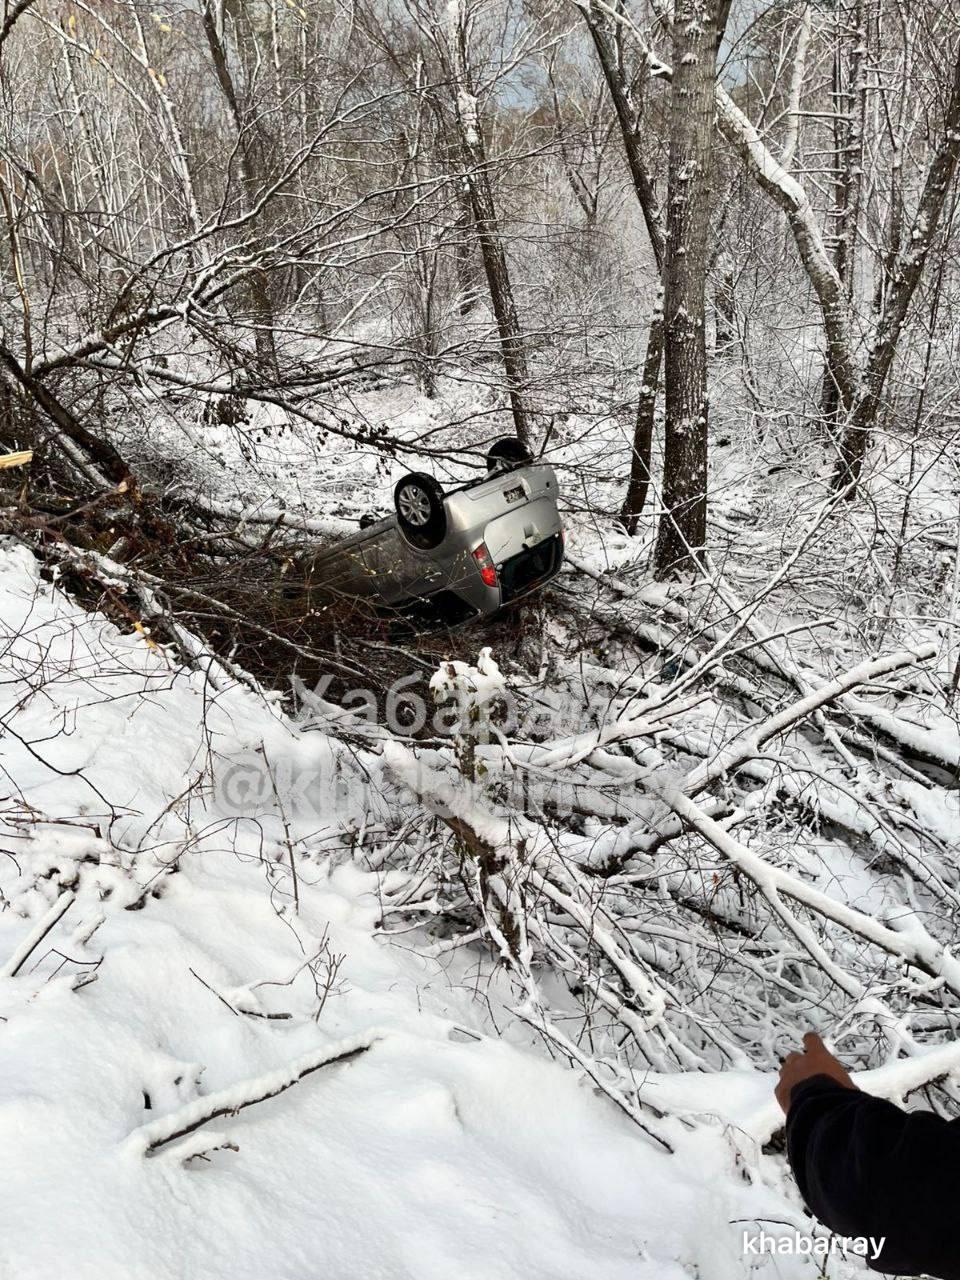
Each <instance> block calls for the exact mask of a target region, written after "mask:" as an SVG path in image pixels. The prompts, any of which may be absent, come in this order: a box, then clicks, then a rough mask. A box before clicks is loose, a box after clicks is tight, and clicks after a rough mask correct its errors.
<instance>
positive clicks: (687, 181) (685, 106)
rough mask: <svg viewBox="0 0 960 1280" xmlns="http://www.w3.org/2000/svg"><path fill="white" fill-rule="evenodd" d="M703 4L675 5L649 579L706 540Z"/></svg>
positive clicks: (708, 115) (690, 556) (708, 96)
mask: <svg viewBox="0 0 960 1280" xmlns="http://www.w3.org/2000/svg"><path fill="white" fill-rule="evenodd" d="M716 62H717V44H716V27H715V12H714V7H713V0H676V4H675V9H674V16H673V87H672V93H671V103H670V160H669V168H668V180H667V209H668V217H667V226H668V234H667V252H666V258H665V261H664V374H665V379H664V381H665V395H666V438H665V449H664V475H663V506H664V511H663V515H662V516H661V518H660V528H659V532H658V536H657V547H656V553H655V557H654V573H655V575H656V577H658V578H660V579H662V578H667V577H677V576H678V575H680V574H682V573H684V572H686V571H687V570H689V569H690V568H691V567H693V566H694V564H695V563H696V562H697V561H698V560H699V557H700V555H701V553H702V550H703V548H704V546H705V544H706V537H707V412H708V405H707V349H706V340H705V324H704V321H705V318H706V306H705V293H706V277H707V270H708V252H707V231H708V227H709V221H710V198H709V195H710V170H711V159H712V153H713V121H714V112H715V101H716Z"/></svg>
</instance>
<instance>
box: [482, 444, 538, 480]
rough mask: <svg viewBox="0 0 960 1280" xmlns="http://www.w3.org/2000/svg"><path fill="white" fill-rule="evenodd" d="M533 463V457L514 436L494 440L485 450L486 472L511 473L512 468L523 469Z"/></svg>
mask: <svg viewBox="0 0 960 1280" xmlns="http://www.w3.org/2000/svg"><path fill="white" fill-rule="evenodd" d="M532 461H533V455H532V454H531V452H530V450H529V449H528V448H527V446H526V445H525V444H524V443H523V441H522V440H518V439H517V437H516V436H503V437H501V439H499V440H494V442H493V444H492V445H491V446H490V448H489V449H488V450H487V470H488V471H491V472H492V471H512V470H513V468H514V467H525V466H528V465H529V464H530V463H531V462H532Z"/></svg>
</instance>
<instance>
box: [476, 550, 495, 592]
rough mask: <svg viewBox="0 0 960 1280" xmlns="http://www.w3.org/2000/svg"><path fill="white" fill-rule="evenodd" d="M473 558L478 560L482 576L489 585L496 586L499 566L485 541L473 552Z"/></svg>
mask: <svg viewBox="0 0 960 1280" xmlns="http://www.w3.org/2000/svg"><path fill="white" fill-rule="evenodd" d="M473 558H474V560H476V562H477V568H478V569H479V570H480V577H481V578H482V579H483V580H484V582H485V583H486V584H487V586H488V587H495V586H496V585H497V566H496V565H495V564H494V563H493V561H492V560H491V559H490V552H489V551H488V550H487V544H486V543H485V542H481V543H480V545H479V547H477V549H476V551H474V553H473Z"/></svg>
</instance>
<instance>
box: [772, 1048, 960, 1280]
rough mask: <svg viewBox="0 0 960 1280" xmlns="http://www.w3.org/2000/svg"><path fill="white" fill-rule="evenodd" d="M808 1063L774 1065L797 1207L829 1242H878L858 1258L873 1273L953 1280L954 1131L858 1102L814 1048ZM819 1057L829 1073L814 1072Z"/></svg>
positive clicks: (959, 1141)
mask: <svg viewBox="0 0 960 1280" xmlns="http://www.w3.org/2000/svg"><path fill="white" fill-rule="evenodd" d="M806 1044H807V1038H806V1037H805V1045H806ZM808 1053H809V1054H810V1057H809V1059H807V1054H804V1055H792V1061H791V1062H789V1063H787V1064H785V1065H784V1073H785V1074H787V1076H788V1079H787V1082H786V1084H787V1087H786V1088H785V1089H784V1088H781V1087H779V1086H778V1093H777V1097H778V1100H779V1101H780V1103H781V1106H784V1105H785V1104H786V1107H788V1108H789V1109H788V1111H787V1156H788V1159H789V1161H790V1167H791V1169H792V1170H793V1174H794V1177H795V1178H796V1180H797V1185H798V1187H799V1188H800V1193H801V1195H802V1196H803V1199H804V1202H805V1203H806V1205H807V1207H808V1208H809V1209H810V1210H811V1212H812V1213H813V1214H814V1215H815V1216H816V1217H817V1218H819V1220H820V1221H821V1222H822V1223H823V1224H824V1225H825V1226H827V1227H829V1228H830V1230H831V1231H834V1232H836V1233H837V1234H838V1235H844V1236H867V1237H871V1236H872V1237H873V1239H874V1241H875V1242H876V1243H877V1245H878V1246H879V1242H880V1239H881V1238H883V1239H884V1244H883V1247H882V1249H881V1250H880V1253H879V1257H876V1258H874V1259H870V1258H868V1262H869V1264H870V1265H871V1266H872V1267H874V1269H876V1270H878V1271H886V1272H894V1273H897V1274H900V1275H919V1274H921V1273H923V1274H927V1275H930V1276H936V1277H940V1278H941V1280H960V1234H958V1232H957V1230H956V1227H955V1225H954V1224H955V1221H956V1217H957V1209H958V1206H960V1130H958V1129H957V1128H956V1127H955V1126H954V1125H953V1124H952V1123H950V1122H949V1121H946V1120H943V1119H941V1118H940V1117H939V1116H935V1115H933V1114H932V1113H931V1112H909V1113H908V1112H905V1111H902V1110H901V1109H900V1108H899V1107H896V1106H894V1105H893V1103H891V1102H887V1101H885V1100H884V1099H883V1098H875V1097H873V1096H871V1095H870V1094H868V1093H863V1092H861V1091H860V1090H859V1089H857V1088H856V1087H855V1086H854V1085H853V1083H852V1081H850V1077H849V1076H848V1075H847V1074H846V1072H845V1071H844V1069H843V1067H842V1066H841V1065H840V1063H838V1062H837V1060H836V1059H835V1058H833V1057H832V1055H831V1054H828V1053H827V1051H826V1049H825V1048H824V1047H823V1045H822V1044H821V1043H820V1041H819V1039H816V1043H815V1044H814V1043H813V1042H812V1041H811V1043H810V1045H809V1046H808ZM823 1055H826V1057H827V1058H829V1059H830V1062H831V1063H833V1064H835V1069H833V1068H831V1069H830V1070H829V1072H826V1071H822V1070H817V1068H818V1067H823V1066H824V1065H825V1064H824V1062H823ZM826 1065H828V1066H829V1064H826ZM788 1066H789V1067H790V1070H788ZM811 1072H813V1073H811ZM845 1081H849V1083H845Z"/></svg>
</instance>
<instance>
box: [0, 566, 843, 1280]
mask: <svg viewBox="0 0 960 1280" xmlns="http://www.w3.org/2000/svg"><path fill="white" fill-rule="evenodd" d="M0 628H2V633H0V645H2V654H3V658H2V667H3V676H2V680H3V683H2V712H0V715H2V720H3V724H4V728H5V733H4V737H3V741H2V761H0V763H2V768H3V777H4V781H5V786H4V791H3V795H4V799H3V805H2V821H3V838H2V844H0V849H2V853H3V855H4V856H3V857H2V858H0V892H2V900H0V905H2V911H0V966H5V967H4V968H3V969H2V972H3V975H4V976H2V977H0V1017H2V1019H3V1021H2V1022H0V1048H2V1063H3V1066H2V1071H0V1150H2V1151H3V1153H4V1159H3V1161H2V1162H0V1206H2V1210H0V1212H2V1226H0V1277H2V1280H63V1277H66V1276H70V1277H72V1278H74V1280H87V1277H90V1278H91V1280H92V1278H93V1277H97V1278H98V1280H174V1278H179V1277H183V1278H185V1280H186V1278H189V1280H220V1278H221V1277H222V1278H223V1280H227V1278H228V1277H229V1280H247V1278H249V1280H254V1278H257V1280H259V1278H260V1277H262V1276H266V1275H270V1276H275V1277H281V1278H283V1280H320V1277H323V1278H324V1280H353V1278H357V1280H367V1278H370V1280H373V1278H377V1277H383V1278H384V1280H387V1278H389V1280H402V1278H404V1277H410V1278H411V1280H413V1278H415V1280H434V1278H436V1280H441V1278H442V1280H448V1278H449V1277H451V1276H458V1277H469V1278H470V1280H498V1278H501V1277H502V1278H504V1280H507V1278H511V1280H512V1278H514V1277H516V1278H517V1280H519V1278H520V1277H523V1278H524V1280H576V1278H580V1277H591V1278H593V1277H595V1278H597V1280H627V1278H628V1277H629V1278H630V1280H647V1278H649V1280H653V1278H654V1277H656V1278H657V1280H673V1278H675V1277H676V1278H677V1280H679V1278H680V1277H683V1276H689V1277H702V1278H703V1280H727V1278H728V1277H737V1276H744V1275H748V1274H753V1273H754V1270H755V1269H756V1270H757V1274H760V1275H770V1276H773V1275H777V1276H788V1277H789V1276H811V1277H812V1276H814V1275H817V1274H822V1273H821V1272H820V1271H819V1270H818V1267H819V1265H820V1264H819V1262H817V1261H814V1260H811V1259H805V1260H801V1259H789V1258H776V1259H773V1258H769V1257H765V1258H756V1257H747V1258H745V1257H744V1256H743V1254H742V1249H741V1233H742V1230H743V1224H742V1222H741V1220H743V1219H748V1220H749V1222H748V1225H751V1226H753V1227H756V1226H757V1225H758V1220H759V1219H763V1220H771V1221H776V1222H778V1223H784V1222H787V1223H791V1224H795V1225H796V1226H797V1227H798V1228H800V1229H804V1228H805V1226H806V1225H807V1224H806V1219H805V1218H804V1216H803V1213H802V1210H801V1209H800V1206H799V1204H798V1202H797V1201H796V1199H795V1198H794V1197H793V1193H792V1192H790V1191H789V1184H788V1181H787V1179H786V1178H785V1177H784V1176H783V1166H782V1163H781V1162H780V1161H779V1160H771V1159H769V1158H766V1157H761V1156H760V1154H759V1151H758V1150H757V1148H756V1146H755V1144H754V1143H753V1141H752V1140H751V1139H750V1137H749V1134H748V1133H747V1132H746V1131H745V1130H744V1129H742V1128H739V1127H737V1126H738V1124H739V1122H740V1120H741V1119H743V1118H744V1117H746V1116H748V1115H750V1114H757V1113H759V1114H761V1115H762V1114H764V1113H765V1114H766V1115H767V1118H768V1119H769V1105H770V1104H769V1097H770V1094H769V1089H770V1085H771V1080H770V1078H769V1077H766V1078H765V1077H762V1076H759V1075H756V1074H753V1073H749V1072H738V1073H735V1075H734V1076H731V1077H730V1078H729V1079H723V1078H720V1077H717V1078H714V1079H713V1081H712V1085H713V1087H710V1084H711V1078H710V1077H705V1076H698V1077H693V1078H691V1080H690V1082H689V1083H690V1085H691V1086H696V1085H698V1084H699V1086H700V1087H699V1088H693V1089H692V1091H689V1090H688V1093H687V1094H685V1093H684V1083H683V1079H682V1078H679V1077H678V1078H677V1080H676V1081H674V1082H672V1092H669V1089H667V1086H668V1085H669V1084H670V1082H667V1081H664V1082H663V1084H664V1086H665V1100H666V1101H668V1102H669V1104H670V1109H671V1110H673V1111H675V1112H683V1111H689V1112H690V1113H691V1114H693V1113H695V1114H696V1116H697V1117H698V1122H697V1123H696V1124H695V1125H691V1126H690V1127H684V1126H682V1125H681V1122H680V1121H678V1120H673V1121H670V1122H669V1123H670V1124H671V1125H672V1126H673V1130H672V1131H673V1135H674V1141H675V1145H676V1147H677V1152H676V1154H675V1155H673V1156H668V1155H666V1154H663V1153H661V1152H660V1151H658V1150H656V1149H654V1147H653V1146H652V1145H651V1144H650V1143H649V1142H648V1140H647V1139H646V1138H645V1137H644V1135H643V1134H642V1133H641V1132H639V1131H638V1130H637V1129H636V1128H635V1127H633V1126H632V1125H631V1124H630V1123H629V1121H628V1120H626V1119H625V1118H624V1117H623V1116H622V1115H621V1114H620V1113H619V1112H618V1111H617V1110H616V1109H615V1108H614V1107H613V1106H612V1104H610V1103H609V1102H608V1101H607V1100H606V1099H604V1098H602V1097H600V1096H597V1095H596V1094H595V1092H594V1091H593V1090H592V1089H591V1088H590V1087H589V1086H588V1085H585V1084H584V1083H583V1082H581V1081H579V1080H578V1079H577V1077H576V1075H575V1074H574V1073H572V1072H571V1071H570V1069H569V1068H568V1067H567V1066H566V1065H563V1064H561V1063H559V1062H551V1061H549V1060H548V1059H547V1058H546V1057H545V1056H544V1054H543V1052H542V1051H540V1050H538V1049H537V1048H536V1047H535V1046H533V1045H532V1044H529V1043H528V1044H523V1043H507V1042H505V1041H503V1040H498V1039H496V1038H495V1036H494V1035H493V1034H492V1033H493V1026H492V1023H491V1020H490V1017H489V1016H488V1011H489V1010H490V1009H493V1008H495V1007H497V1004H498V1002H502V1001H504V1000H507V999H509V993H508V992H507V991H506V989H505V988H504V989H500V984H501V979H500V978H499V977H498V976H497V975H496V974H495V973H492V972H485V973H483V974H477V973H473V974H472V980H473V985H472V986H471V985H470V982H469V981H468V978H469V977H470V976H471V975H467V974H465V973H463V972H460V971H458V970H456V969H455V968H454V967H453V966H449V967H445V966H444V964H443V963H442V961H441V960H436V961H434V960H427V959H424V958H422V957H421V956H417V955H414V954H413V952H412V951H411V950H409V949H408V948H406V947H405V946H404V945H403V943H404V938H403V937H402V936H400V937H397V938H388V937H385V936H384V935H383V934H382V933H379V932H378V921H379V919H380V914H381V912H380V905H379V902H380V895H381V893H382V892H383V891H384V886H385V885H386V886H389V877H390V872H389V871H388V870H387V871H385V872H383V873H381V874H378V873H377V872H376V871H374V870H372V869H371V868H373V867H376V866H379V864H380V862H382V861H383V857H384V850H385V849H386V848H387V847H388V846H389V840H390V835H391V832H390V829H389V828H390V824H391V821H392V820H393V819H392V818H391V813H392V808H391V802H390V796H389V794H388V788H387V784H386V783H385V781H384V779H383V777H382V776H381V775H380V772H379V761H378V758H377V757H376V756H374V755H372V754H371V755H368V756H367V757H365V759H364V761H363V763H364V768H365V769H366V771H367V773H368V775H369V787H368V789H367V790H364V789H363V788H360V787H357V786H353V787H352V788H351V787H346V788H344V787H340V788H339V789H336V788H335V789H331V790H330V791H328V792H327V793H322V792H321V793H311V794H314V795H317V794H319V795H320V799H319V800H318V801H317V802H316V804H315V806H314V807H313V809H311V808H310V807H309V806H305V805H303V804H299V805H294V804H292V803H291V804H284V803H283V794H282V793H283V787H284V785H285V784H284V783H283V782H282V781H277V780H282V779H283V778H290V777H292V776H293V772H292V771H293V770H295V769H296V768H297V767H300V766H304V767H305V766H308V765H309V766H311V767H312V766H317V765H319V766H321V772H323V767H325V766H326V767H328V766H329V765H330V763H331V761H332V760H333V759H334V758H336V756H337V755H338V753H342V752H343V748H342V747H341V746H340V745H338V744H336V743H333V742H332V741H330V740H329V739H327V738H325V737H323V736H322V735H320V734H317V733H305V732H301V731H300V730H298V729H297V728H296V727H295V726H293V725H292V724H290V723H288V722H286V721H285V720H284V718H283V717H282V715H281V714H280V713H279V712H277V711H276V710H275V709H274V707H273V706H272V705H271V703H270V701H269V700H268V699H260V698H258V697H257V696H256V695H254V694H253V693H251V692H250V691H249V690H247V689H244V688H241V687H238V686H236V685H229V684H228V683H227V682H225V681H224V680H223V679H221V678H220V677H218V676H217V674H216V672H210V673H208V675H207V676H204V675H203V674H202V673H199V672H192V673H187V672H184V671H182V670H179V669H177V668H176V667H175V666H173V665H172V664H171V661H170V660H169V659H168V658H167V656H166V655H165V653H163V652H162V651H159V650H155V649H152V648H151V647H150V646H149V645H148V643H147V642H146V641H145V640H144V638H143V637H142V636H141V635H139V634H138V633H136V632H132V633H131V634H128V635H121V634H120V633H119V632H118V631H117V630H116V629H115V628H114V627H113V626H112V625H111V624H110V623H108V622H106V621H105V620H104V619H102V618H97V617H92V616H89V615H86V614H84V613H82V612H81V611H80V610H79V609H78V608H77V607H76V606H74V605H73V604H72V603H70V602H69V601H68V600H67V599H65V598H64V597H63V596H62V595H61V594H60V593H59V592H58V591H57V590H56V589H55V588H54V587H51V586H49V585H47V584H45V583H43V582H41V581H40V580H39V579H38V576H37V573H36V568H35V565H34V563H33V562H32V560H31V559H30V557H29V556H28V555H27V554H26V553H25V552H24V551H22V550H15V549H9V548H8V549H5V550H4V551H3V553H2V555H0ZM257 750H262V751H263V752H265V754H266V758H267V759H268V760H269V762H270V769H271V771H272V776H273V778H274V780H275V781H277V790H278V791H279V792H280V793H281V798H280V802H278V801H277V799H276V797H275V796H274V797H271V796H270V795H269V794H268V792H269V788H267V791H266V792H263V793H262V794H261V796H260V800H259V802H258V811H257V813H256V815H255V816H238V814H237V812H236V808H237V806H236V804H235V803H234V802H233V800H232V799H231V797H232V796H233V792H232V791H231V790H230V787H229V786H228V785H226V783H227V781H229V780H230V779H232V780H233V782H235V781H236V768H237V762H238V761H239V762H241V766H242V768H245V769H247V770H248V771H249V769H250V760H251V752H255V751H257ZM325 776H329V774H327V775H325ZM397 808H398V809H400V808H402V806H397ZM371 811H375V815H376V818H377V822H379V824H380V825H379V826H378V825H376V824H374V825H369V823H370V818H369V814H370V812H371ZM365 815H366V816H365ZM365 821H367V822H368V829H367V830H366V831H365V832H363V831H361V832H360V834H359V835H358V829H359V828H361V827H362V825H363V823H364V822H365ZM291 851H292V853H291ZM291 856H293V858H294V862H295V865H296V870H297V876H296V889H297V892H298V894H299V898H300V902H299V909H297V907H296V904H295V901H294V879H293V876H292V875H291V873H290V859H291ZM64 894H66V895H67V896H66V897H64V896H63V895H64ZM72 894H75V896H73V897H71V896H70V895H72ZM58 902H59V903H60V905H61V906H63V905H64V903H67V902H69V906H68V907H67V909H66V911H65V914H64V915H63V916H62V918H60V919H59V921H58V922H57V923H55V924H54V925H53V927H52V928H51V930H50V932H49V933H48V934H47V935H46V937H44V938H43V939H42V940H41V941H39V942H38V944H37V945H36V946H34V947H33V948H32V950H30V951H29V955H28V956H27V958H26V959H25V961H24V962H23V963H22V965H20V967H19V972H17V973H16V974H15V975H12V974H11V970H12V969H13V968H14V967H15V965H16V961H17V959H18V958H19V957H22V956H23V955H24V954H25V952H26V951H27V949H28V948H29V947H30V943H31V940H36V939H37V937H38V935H39V933H40V931H41V926H38V922H42V921H43V919H44V917H45V916H48V913H49V912H50V909H51V907H52V906H53V905H54V904H56V903H58ZM338 958H341V959H340V961H339V967H338V964H337V960H338ZM331 965H332V967H333V970H334V971H333V973H332V974H331ZM328 980H329V984H330V988H331V989H330V991H329V992H328V994H327V995H326V998H325V999H324V998H323V995H322V988H323V987H324V985H326V984H327V982H328ZM258 1015H259V1016H258ZM263 1015H268V1016H263ZM371 1033H376V1035H377V1037H378V1038H377V1039H376V1040H375V1042H374V1043H373V1044H372V1046H371V1048H370V1049H369V1050H368V1051H367V1052H365V1053H363V1054H362V1055H360V1056H359V1057H356V1058H355V1059H353V1060H352V1061H350V1062H348V1063H344V1064H340V1065H333V1066H330V1067H327V1068H323V1069H321V1070H319V1071H317V1072H315V1073H314V1074H312V1075H310V1076H307V1077H306V1078H305V1079H303V1080H302V1081H300V1082H299V1083H297V1084H294V1085H293V1086H292V1087H291V1088H290V1089H288V1090H287V1091H286V1092H284V1093H282V1094H280V1095H279V1096H276V1097H273V1098H271V1099H270V1100H268V1101H265V1102H262V1103H260V1104H259V1105H255V1106H252V1107H249V1108H247V1109H246V1110H244V1111H243V1112H242V1113H241V1114H238V1115H234V1116H230V1115H227V1116H221V1117H219V1118H218V1119H216V1120H214V1121H213V1122H211V1123H210V1124H209V1125H208V1126H204V1127H202V1128H200V1129H199V1130H197V1131H196V1132H195V1133H194V1134H192V1135H191V1136H190V1137H189V1138H185V1139H182V1140H178V1141H177V1142H173V1143H170V1144H168V1145H167V1146H165V1147H163V1148H161V1149H160V1150H159V1151H158V1152H157V1153H156V1154H155V1155H153V1156H148V1155H146V1154H145V1153H144V1145H145V1144H144V1141H143V1140H141V1139H140V1138H139V1137H138V1134H137V1131H138V1130H139V1129H140V1128H141V1126H144V1125H155V1124H157V1123H158V1122H160V1121H162V1119H163V1117H165V1116H169V1115H172V1114H174V1113H176V1112H177V1111H178V1109H180V1108H182V1107H184V1106H185V1105H187V1104H189V1103H191V1102H192V1101H194V1100H196V1099H198V1098H203V1097H206V1096H208V1095H211V1094H213V1093H215V1092H216V1091H218V1090H230V1091H232V1092H231V1094H230V1097H232V1098H234V1099H235V1100H238V1099H239V1098H240V1096H241V1095H240V1086H241V1085H242V1084H243V1082H248V1081H254V1082H256V1081H257V1080H258V1079H259V1078H260V1077H263V1076H264V1075H265V1073H269V1072H271V1071H275V1070H277V1069H280V1068H283V1067H284V1066H285V1065H287V1064H289V1063H291V1062H293V1061H294V1060H296V1059H298V1058H300V1057H302V1056H303V1055H305V1054H309V1053H311V1052H316V1051H317V1050H319V1049H322V1048H323V1047H324V1046H325V1045H329V1044H335V1043H337V1042H339V1041H341V1040H342V1039H344V1038H345V1037H351V1036H361V1037H368V1036H370V1035H371ZM654 1083H655V1082H654ZM704 1086H707V1088H704ZM248 1092H249V1091H248ZM253 1092H254V1093H255V1092H256V1087H254V1089H253ZM668 1095H669V1096H668ZM685 1098H687V1099H688V1101H686V1102H685ZM708 1113H709V1114H708ZM734 1119H735V1120H736V1122H737V1123H733V1122H732V1121H733V1120H734ZM762 1127H763V1126H762V1124H761V1126H760V1128H762ZM148 1132H149V1131H148ZM223 1142H228V1143H229V1144H231V1146H232V1147H235V1148H236V1149H235V1150H234V1149H225V1150H219V1151H215V1152H211V1153H210V1154H209V1155H208V1156H207V1157H204V1156H202V1155H195V1156H194V1158H190V1159H188V1157H189V1156H190V1155H191V1154H192V1153H195V1152H201V1153H202V1152H203V1150H204V1148H205V1147H215V1146H217V1145H219V1144H220V1143H223ZM181 1144H182V1145H181ZM760 1225H762V1223H761V1224H760ZM858 1270H859V1264H858V1263H850V1264H845V1263H841V1262H839V1261H837V1260H831V1261H829V1262H828V1264H827V1272H826V1274H829V1275H834V1276H843V1275H847V1274H854V1273H855V1272H857V1271H858Z"/></svg>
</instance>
